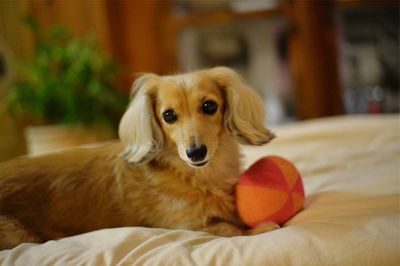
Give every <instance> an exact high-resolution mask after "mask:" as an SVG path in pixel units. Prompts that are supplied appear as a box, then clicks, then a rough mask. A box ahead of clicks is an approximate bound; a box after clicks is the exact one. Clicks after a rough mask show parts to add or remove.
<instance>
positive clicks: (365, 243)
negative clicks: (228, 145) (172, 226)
mask: <svg viewBox="0 0 400 266" xmlns="http://www.w3.org/2000/svg"><path fill="white" fill-rule="evenodd" d="M274 131H275V133H276V134H277V135H278V138H277V139H276V140H274V141H273V142H272V143H271V144H268V145H266V146H263V147H256V148H255V147H243V154H244V158H243V160H244V164H245V166H249V165H250V164H251V163H252V162H254V161H255V160H257V159H258V158H260V157H262V156H264V155H269V154H276V155H280V156H284V157H286V158H288V159H290V160H292V161H293V162H294V163H295V164H296V166H297V167H298V169H299V171H300V172H301V174H302V176H303V182H304V187H305V192H306V201H305V208H304V210H302V211H301V212H299V213H298V214H297V215H295V216H294V217H293V218H292V219H290V220H289V221H288V222H287V223H286V224H285V225H284V226H283V227H282V228H280V229H278V230H275V231H272V232H268V233H264V234H260V235H256V236H242V237H233V238H223V237H216V236H213V235H210V234H207V233H204V232H193V231H188V230H165V229H158V228H141V227H126V228H114V229H104V230H99V231H95V232H90V233H86V234H82V235H77V236H73V237H69V238H64V239H60V240H57V241H49V242H47V243H44V244H40V245H39V244H22V245H20V246H18V247H15V248H14V249H12V250H5V251H1V252H0V264H1V265H400V116H399V115H376V116H346V117H333V118H325V119H318V120H309V121H303V122H297V123H293V124H288V125H284V126H279V127H277V128H276V129H275V130H274Z"/></svg>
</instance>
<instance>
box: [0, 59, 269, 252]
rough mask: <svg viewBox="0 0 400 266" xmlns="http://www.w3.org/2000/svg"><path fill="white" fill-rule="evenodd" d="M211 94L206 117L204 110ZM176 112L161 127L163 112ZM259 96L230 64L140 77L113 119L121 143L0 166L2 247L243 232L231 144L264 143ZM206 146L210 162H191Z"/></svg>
mask: <svg viewBox="0 0 400 266" xmlns="http://www.w3.org/2000/svg"><path fill="white" fill-rule="evenodd" d="M210 99H211V100H213V101H215V102H216V103H217V104H218V109H217V111H216V113H215V114H213V115H206V114H204V113H202V112H201V110H200V105H201V104H202V102H203V101H204V100H210ZM168 108H170V109H174V111H175V112H176V113H177V115H178V120H177V121H176V122H175V123H173V124H168V123H166V122H165V121H164V120H163V117H162V113H163V112H164V110H166V109H168ZM264 122H265V111H264V107H263V103H262V100H261V99H260V98H259V97H258V96H257V95H256V94H255V93H254V92H253V91H252V90H251V89H250V88H248V87H246V85H244V84H243V82H242V81H241V80H240V78H239V77H238V75H237V74H236V73H235V72H233V71H232V70H230V69H228V68H224V67H216V68H212V69H208V70H201V71H197V72H192V73H187V74H181V75H175V76H157V75H154V74H145V75H142V76H141V77H140V78H138V80H137V81H136V82H135V84H134V86H133V89H132V101H131V104H130V106H129V107H128V109H127V111H126V113H125V114H124V116H123V118H122V120H121V123H120V132H119V133H120V139H121V142H115V143H108V144H104V145H102V146H99V147H96V148H77V149H71V150H69V151H63V152H57V153H51V154H47V155H43V156H37V157H33V158H29V157H25V158H20V159H16V160H12V161H10V162H6V163H2V164H0V249H4V248H12V247H14V246H16V245H18V244H20V243H23V242H43V241H46V240H50V239H58V238H62V237H65V236H70V235H75V234H79V233H84V232H89V231H93V230H96V229H101V228H110V227H119V226H149V227H161V228H185V229H192V230H201V231H206V232H209V233H212V234H216V235H221V236H237V235H244V234H254V233H259V232H263V231H268V230H270V229H271V228H272V227H274V226H273V225H272V227H271V225H265V226H264V227H259V228H256V229H253V230H249V231H246V229H245V227H243V225H242V223H241V222H240V221H239V219H238V217H237V213H236V208H235V198H234V186H235V184H236V182H237V181H238V177H239V174H240V168H239V165H240V162H239V151H238V144H237V142H242V143H245V144H251V145H261V144H264V143H267V142H268V141H270V140H271V139H272V138H273V134H272V133H271V132H270V131H268V130H267V129H265V128H264ZM192 144H204V145H206V146H207V149H208V152H207V157H206V160H207V161H208V163H207V164H206V165H205V166H203V167H195V166H193V165H190V160H189V159H188V158H187V156H186V155H185V149H186V148H187V147H188V146H189V145H192Z"/></svg>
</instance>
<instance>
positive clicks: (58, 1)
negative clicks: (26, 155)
mask: <svg viewBox="0 0 400 266" xmlns="http://www.w3.org/2000/svg"><path fill="white" fill-rule="evenodd" d="M23 13H28V14H31V15H32V16H34V17H35V18H37V20H38V21H39V22H40V24H42V25H43V26H44V28H48V27H50V26H51V25H54V24H61V25H65V26H66V27H68V28H69V29H70V30H71V32H72V33H73V34H74V35H76V36H84V35H86V34H89V33H91V32H95V34H96V36H97V39H98V42H99V44H100V46H101V48H102V50H103V51H104V52H105V53H107V54H108V55H110V56H112V57H113V58H115V60H116V61H117V62H118V63H119V64H120V66H121V67H120V71H119V77H118V84H117V86H116V89H120V90H123V91H125V92H128V91H129V88H130V85H131V83H132V81H133V79H134V75H133V73H138V72H156V73H159V74H168V73H175V72H177V71H187V70H191V69H197V68H204V67H210V66H213V65H221V64H222V65H227V66H230V67H233V68H235V69H236V70H237V71H239V72H240V73H241V74H242V75H243V76H244V78H245V80H246V81H248V83H249V85H250V86H252V87H253V88H254V89H255V90H257V92H258V93H259V94H260V95H261V96H262V97H264V99H265V103H266V106H267V111H268V113H269V120H270V122H271V123H272V124H278V123H284V122H288V121H294V120H302V119H309V118H317V117H324V116H332V115H340V114H351V113H381V112H399V49H398V48H399V31H398V25H399V4H398V2H397V1H386V0H385V1H359V0H354V1H344V0H329V1H306V0H294V1H284V0H271V1H252V0H249V1H245V0H232V1H183V0H169V1H161V0H156V1H108V0H99V1H62V0H52V1H25V0H19V1H12V2H11V1H5V2H0V47H6V48H4V49H0V51H1V53H2V55H1V58H3V59H4V60H2V61H0V62H3V66H2V67H1V68H0V69H3V71H2V72H1V75H2V76H1V78H0V79H2V80H5V81H4V82H2V83H0V84H1V85H0V86H1V87H2V88H1V89H0V95H1V93H2V91H4V90H5V88H6V87H7V83H8V82H10V80H11V79H12V78H9V76H10V75H11V76H12V65H13V62H14V61H15V60H17V59H23V58H26V57H27V56H29V55H30V54H31V53H32V51H33V47H34V45H35V44H34V41H33V38H32V36H31V35H30V34H29V33H28V32H27V31H26V29H25V28H24V26H23V25H22V23H21V22H20V17H21V15H22V14H23ZM3 51H4V52H3ZM5 58H8V59H7V62H9V63H8V65H7V66H6V65H4V64H5V62H6V60H5ZM7 119H9V118H0V120H7ZM0 122H1V121H0ZM8 123H11V124H12V122H8ZM11 127H12V126H9V127H8V128H11ZM12 131H13V130H11V129H7V130H4V131H3V130H2V132H0V141H1V140H2V139H7V140H6V141H4V142H6V144H8V146H10V145H14V144H11V143H13V142H16V139H13V140H10V137H9V136H10V135H12V134H13V133H10V132H12ZM17 131H18V130H17ZM3 135H7V136H8V137H3ZM11 138H12V137H11ZM6 144H4V145H3V144H1V145H0V154H1V153H4V151H5V150H6V149H5V148H4V147H5V146H7V145H6ZM13 147H14V146H13ZM13 147H9V148H7V150H8V151H10V150H12V149H13ZM1 150H3V151H1ZM18 150H19V151H18V152H17V153H20V152H21V150H22V148H19V149H18ZM0 160H1V158H0Z"/></svg>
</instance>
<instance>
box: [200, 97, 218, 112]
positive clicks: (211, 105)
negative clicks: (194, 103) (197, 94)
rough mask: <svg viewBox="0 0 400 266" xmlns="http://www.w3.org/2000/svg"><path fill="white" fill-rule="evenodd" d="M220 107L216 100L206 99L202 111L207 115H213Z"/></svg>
mask: <svg viewBox="0 0 400 266" xmlns="http://www.w3.org/2000/svg"><path fill="white" fill-rule="evenodd" d="M217 109H218V104H217V103H216V102H214V101H211V100H209V101H205V102H203V104H202V105H201V111H202V112H203V113H205V114H207V115H213V114H214V113H215V112H216V111H217Z"/></svg>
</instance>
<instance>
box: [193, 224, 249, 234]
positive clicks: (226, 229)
mask: <svg viewBox="0 0 400 266" xmlns="http://www.w3.org/2000/svg"><path fill="white" fill-rule="evenodd" d="M200 230H201V231H205V232H207V233H210V234H213V235H217V236H241V235H243V234H244V231H243V230H242V229H241V228H239V227H237V226H235V225H233V224H230V223H226V222H219V223H215V224H211V225H208V226H205V227H203V228H201V229H200Z"/></svg>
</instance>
